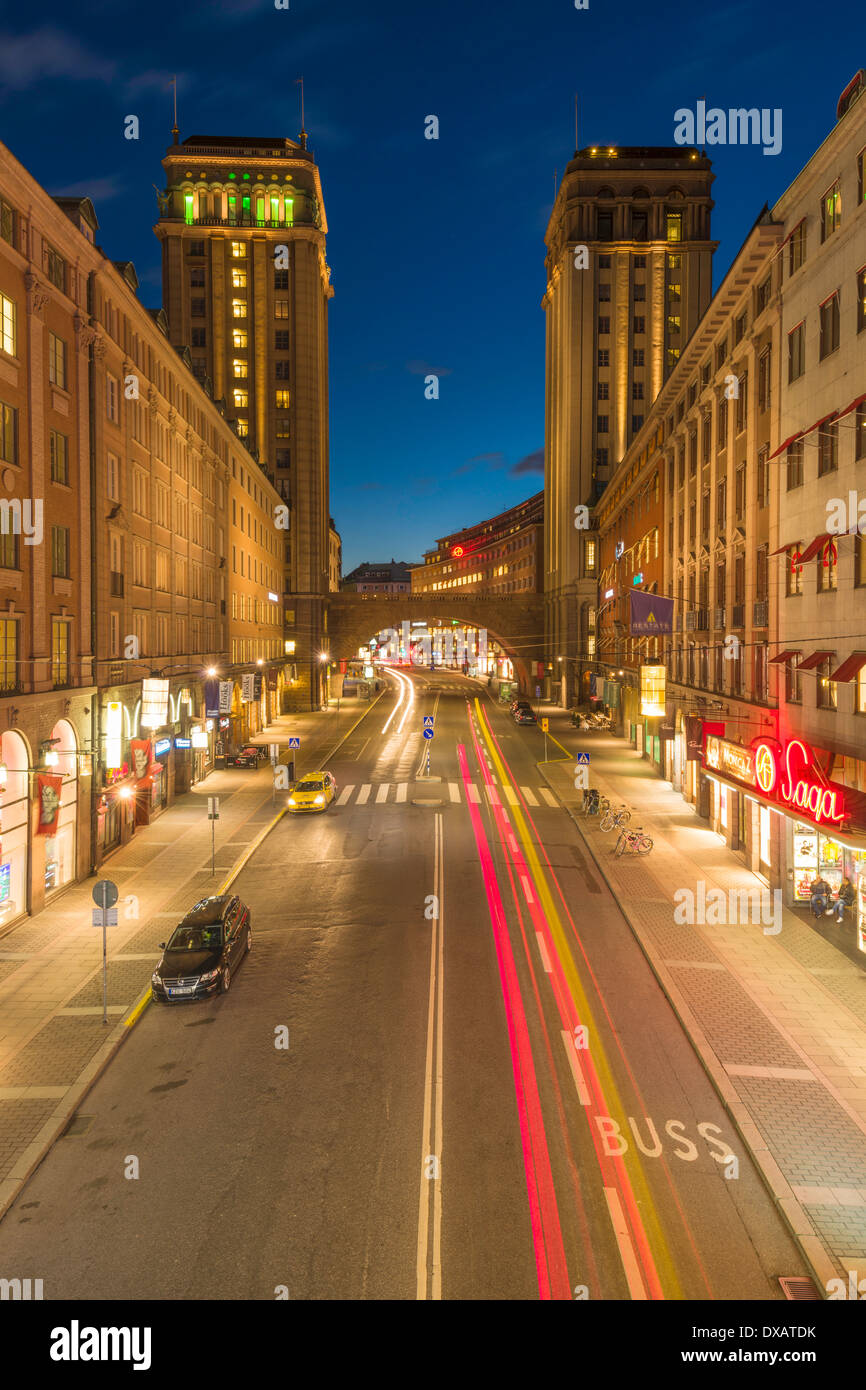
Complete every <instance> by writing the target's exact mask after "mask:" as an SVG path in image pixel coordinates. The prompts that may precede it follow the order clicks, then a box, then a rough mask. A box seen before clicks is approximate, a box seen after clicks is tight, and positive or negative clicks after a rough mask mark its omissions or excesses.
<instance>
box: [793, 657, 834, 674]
mask: <svg viewBox="0 0 866 1390" xmlns="http://www.w3.org/2000/svg"><path fill="white" fill-rule="evenodd" d="M833 655H834V653H833V652H812V654H811V656H807V657H806V659H805V661H801V662H799V664H798V666H797V670H798V671H812V670H814V668H815V667H816V666H820V665H821V663H822V661H829V660H830V657H831V656H833Z"/></svg>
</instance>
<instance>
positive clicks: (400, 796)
mask: <svg viewBox="0 0 866 1390" xmlns="http://www.w3.org/2000/svg"><path fill="white" fill-rule="evenodd" d="M408 785H409V783H408V782H398V783H397V800H398V801H405V800H406V788H407V787H408Z"/></svg>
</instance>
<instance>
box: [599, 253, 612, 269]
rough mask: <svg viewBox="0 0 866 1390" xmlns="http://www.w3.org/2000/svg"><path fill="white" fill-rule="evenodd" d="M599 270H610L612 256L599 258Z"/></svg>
mask: <svg viewBox="0 0 866 1390" xmlns="http://www.w3.org/2000/svg"><path fill="white" fill-rule="evenodd" d="M598 268H599V270H610V256H605V255H601V256H599V258H598Z"/></svg>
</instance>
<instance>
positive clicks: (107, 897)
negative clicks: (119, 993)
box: [91, 878, 117, 1023]
mask: <svg viewBox="0 0 866 1390" xmlns="http://www.w3.org/2000/svg"><path fill="white" fill-rule="evenodd" d="M91 897H92V898H93V901H94V902H95V903H96V909H95V911H94V913H93V925H94V926H95V927H102V1022H103V1023H107V1022H108V936H107V933H106V927H108V926H112V927H116V926H117V908H116V907H115V903H116V902H117V884H116V883H114V882H113V881H112V880H111V879H110V878H101V879H100V880H99V882H98V883H96V884H94V887H93V892H92V894H91Z"/></svg>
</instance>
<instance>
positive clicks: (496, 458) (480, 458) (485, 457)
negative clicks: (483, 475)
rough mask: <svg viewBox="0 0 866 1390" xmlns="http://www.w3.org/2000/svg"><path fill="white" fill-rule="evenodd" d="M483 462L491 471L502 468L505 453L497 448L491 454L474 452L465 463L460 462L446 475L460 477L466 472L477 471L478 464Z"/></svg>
mask: <svg viewBox="0 0 866 1390" xmlns="http://www.w3.org/2000/svg"><path fill="white" fill-rule="evenodd" d="M485 463H486V464H487V471H488V472H489V473H492V472H494V471H495V470H496V469H499V468H504V466H505V455H504V454H503V453H502V452H501V451H499V450H497V451H496V452H495V453H491V454H475V455H473V457H472V458H471V459H467V460H466V462H465V463H461V464H460V466H459V467H458V468H454V469H452V471H451V473H450V474H449V475H448V476H449V477H451V478H462V477H463V476H464V475H465V474H466V473H477V472H478V471H479V465H480V464H485Z"/></svg>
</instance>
